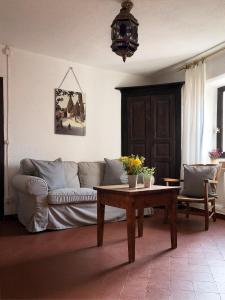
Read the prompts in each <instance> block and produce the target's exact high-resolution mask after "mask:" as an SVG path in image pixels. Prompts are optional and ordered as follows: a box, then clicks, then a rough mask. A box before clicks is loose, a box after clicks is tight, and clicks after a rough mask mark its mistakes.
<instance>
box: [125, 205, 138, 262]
mask: <svg viewBox="0 0 225 300" xmlns="http://www.w3.org/2000/svg"><path fill="white" fill-rule="evenodd" d="M135 225H136V216H135V208H133V207H128V208H127V238H128V257H129V263H132V262H134V261H135Z"/></svg>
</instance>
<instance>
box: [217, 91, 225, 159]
mask: <svg viewBox="0 0 225 300" xmlns="http://www.w3.org/2000/svg"><path fill="white" fill-rule="evenodd" d="M224 107H225V86H222V87H220V88H219V89H218V98H217V148H218V149H219V150H220V151H222V152H224V153H223V154H222V157H225V136H224V132H225V114H224V113H223V108H224Z"/></svg>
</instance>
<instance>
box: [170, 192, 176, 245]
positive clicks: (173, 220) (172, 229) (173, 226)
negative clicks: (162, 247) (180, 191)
mask: <svg viewBox="0 0 225 300" xmlns="http://www.w3.org/2000/svg"><path fill="white" fill-rule="evenodd" d="M169 210H170V234H171V248H172V249H175V248H177V193H176V192H175V191H173V192H172V194H171V198H170V205H169Z"/></svg>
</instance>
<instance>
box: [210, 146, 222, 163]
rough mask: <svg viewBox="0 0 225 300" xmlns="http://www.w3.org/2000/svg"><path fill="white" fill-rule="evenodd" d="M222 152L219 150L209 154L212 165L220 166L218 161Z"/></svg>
mask: <svg viewBox="0 0 225 300" xmlns="http://www.w3.org/2000/svg"><path fill="white" fill-rule="evenodd" d="M221 155H222V152H221V151H219V149H213V150H212V151H210V152H209V158H210V160H211V163H212V164H218V159H219V158H220V157H221Z"/></svg>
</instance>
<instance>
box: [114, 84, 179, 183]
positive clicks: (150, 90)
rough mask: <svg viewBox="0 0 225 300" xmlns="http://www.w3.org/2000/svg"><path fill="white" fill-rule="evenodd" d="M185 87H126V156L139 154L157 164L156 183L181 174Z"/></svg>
mask: <svg viewBox="0 0 225 300" xmlns="http://www.w3.org/2000/svg"><path fill="white" fill-rule="evenodd" d="M181 86H182V84H181V83H179V84H171V85H170V84H166V85H158V86H145V87H134V88H122V89H120V90H121V93H122V155H129V154H139V155H143V156H145V158H146V165H147V166H152V167H153V166H154V167H156V171H157V172H156V182H157V183H158V184H159V183H162V178H163V177H179V175H180V161H181V157H180V156H181V138H180V135H181V93H180V91H181Z"/></svg>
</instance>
